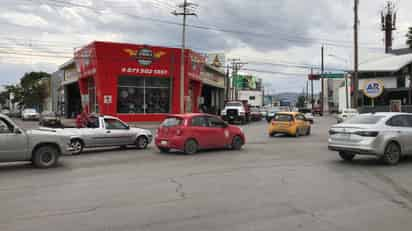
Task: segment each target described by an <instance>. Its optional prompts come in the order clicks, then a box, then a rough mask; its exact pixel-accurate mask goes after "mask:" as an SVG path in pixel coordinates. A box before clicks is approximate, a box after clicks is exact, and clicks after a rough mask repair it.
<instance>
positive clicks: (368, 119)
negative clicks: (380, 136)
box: [344, 115, 385, 124]
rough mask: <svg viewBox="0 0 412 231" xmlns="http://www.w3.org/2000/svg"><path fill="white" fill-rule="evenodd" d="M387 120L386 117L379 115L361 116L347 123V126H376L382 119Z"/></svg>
mask: <svg viewBox="0 0 412 231" xmlns="http://www.w3.org/2000/svg"><path fill="white" fill-rule="evenodd" d="M383 118H385V116H378V115H360V116H355V117H352V118H350V119H348V120H347V121H345V122H344V123H345V124H376V123H378V122H379V121H380V120H381V119H383Z"/></svg>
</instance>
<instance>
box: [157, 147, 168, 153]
mask: <svg viewBox="0 0 412 231" xmlns="http://www.w3.org/2000/svg"><path fill="white" fill-rule="evenodd" d="M158 148H159V150H160V152H162V153H168V152H170V148H161V147H158Z"/></svg>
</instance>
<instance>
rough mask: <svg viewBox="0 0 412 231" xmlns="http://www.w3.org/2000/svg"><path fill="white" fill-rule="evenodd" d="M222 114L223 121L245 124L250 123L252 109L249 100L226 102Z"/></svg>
mask: <svg viewBox="0 0 412 231" xmlns="http://www.w3.org/2000/svg"><path fill="white" fill-rule="evenodd" d="M220 114H221V116H222V119H223V120H225V121H228V122H240V123H241V124H245V123H248V122H249V121H250V108H249V105H248V102H247V100H243V101H228V102H226V104H225V108H224V109H223V110H222V112H221V113H220Z"/></svg>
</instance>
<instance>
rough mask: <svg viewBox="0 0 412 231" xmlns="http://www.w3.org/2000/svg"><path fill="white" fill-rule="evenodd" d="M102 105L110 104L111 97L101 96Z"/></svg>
mask: <svg viewBox="0 0 412 231" xmlns="http://www.w3.org/2000/svg"><path fill="white" fill-rule="evenodd" d="M103 99H104V103H105V104H111V103H112V96H111V95H105V96H103Z"/></svg>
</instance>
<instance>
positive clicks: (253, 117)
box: [250, 107, 262, 121]
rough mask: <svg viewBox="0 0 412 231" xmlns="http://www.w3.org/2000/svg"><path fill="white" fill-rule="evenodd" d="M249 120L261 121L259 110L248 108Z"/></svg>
mask: <svg viewBox="0 0 412 231" xmlns="http://www.w3.org/2000/svg"><path fill="white" fill-rule="evenodd" d="M250 119H251V120H252V121H261V120H262V114H261V113H260V110H259V108H257V107H252V108H250Z"/></svg>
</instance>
